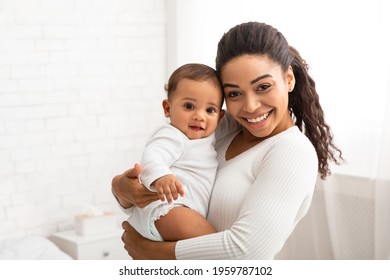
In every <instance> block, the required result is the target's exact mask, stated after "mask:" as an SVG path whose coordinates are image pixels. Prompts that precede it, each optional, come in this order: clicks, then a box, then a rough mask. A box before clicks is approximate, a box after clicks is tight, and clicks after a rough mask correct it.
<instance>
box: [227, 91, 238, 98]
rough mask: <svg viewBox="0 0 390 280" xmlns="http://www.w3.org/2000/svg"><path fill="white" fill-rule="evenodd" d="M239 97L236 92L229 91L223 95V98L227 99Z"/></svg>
mask: <svg viewBox="0 0 390 280" xmlns="http://www.w3.org/2000/svg"><path fill="white" fill-rule="evenodd" d="M239 95H240V93H239V92H237V91H231V92H227V93H226V94H225V96H226V97H227V98H234V97H237V96H239Z"/></svg>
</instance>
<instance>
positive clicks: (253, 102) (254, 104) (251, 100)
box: [243, 95, 261, 113]
mask: <svg viewBox="0 0 390 280" xmlns="http://www.w3.org/2000/svg"><path fill="white" fill-rule="evenodd" d="M260 106H261V102H260V100H258V99H257V98H255V97H254V96H252V95H249V96H246V98H245V103H244V106H243V109H244V111H246V112H248V113H252V112H254V111H256V110H257V109H258V108H259V107H260Z"/></svg>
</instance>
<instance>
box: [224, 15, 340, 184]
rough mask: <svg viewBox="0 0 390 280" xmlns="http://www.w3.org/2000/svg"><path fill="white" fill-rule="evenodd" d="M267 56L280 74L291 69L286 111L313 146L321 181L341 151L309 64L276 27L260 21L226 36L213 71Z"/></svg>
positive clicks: (236, 29)
mask: <svg viewBox="0 0 390 280" xmlns="http://www.w3.org/2000/svg"><path fill="white" fill-rule="evenodd" d="M246 54H249V55H259V56H267V57H268V58H269V59H271V60H272V61H274V62H276V63H277V64H279V65H280V66H281V68H282V70H283V71H287V69H288V67H289V66H291V67H292V68H293V72H294V75H295V86H294V89H293V91H292V92H291V93H290V94H289V104H288V109H289V111H290V114H291V116H292V118H293V119H294V121H295V125H296V126H297V127H298V128H299V129H300V131H302V132H303V133H304V134H305V135H306V136H307V137H308V138H309V140H310V141H311V143H312V144H313V146H314V148H315V150H316V153H317V157H318V172H319V174H320V176H321V179H326V177H327V176H328V175H330V174H331V171H330V168H329V162H330V161H332V162H334V163H336V164H340V163H341V162H342V160H343V157H342V152H341V150H340V149H339V148H337V147H336V145H335V144H334V142H333V134H332V132H331V129H330V126H329V125H328V124H327V123H326V122H325V118H324V112H323V110H322V108H321V104H320V102H319V96H318V94H317V91H316V87H315V82H314V80H313V79H312V78H311V77H310V75H309V73H308V69H309V67H308V65H307V64H306V62H305V61H304V60H303V59H302V57H301V56H300V54H299V53H298V51H297V50H296V49H295V48H293V47H291V46H290V45H289V44H288V42H287V40H286V38H285V37H284V36H283V34H282V33H280V32H279V31H278V30H277V29H276V28H274V27H272V26H270V25H267V24H265V23H259V22H247V23H243V24H239V25H237V26H235V27H233V28H232V29H230V30H229V31H228V32H227V33H225V34H224V35H223V36H222V38H221V40H220V41H219V43H218V50H217V57H216V70H217V73H218V75H219V76H220V75H221V70H222V68H223V67H224V66H225V65H226V63H228V62H229V61H231V60H232V59H233V58H236V57H239V56H241V55H246Z"/></svg>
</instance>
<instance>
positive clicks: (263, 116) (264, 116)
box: [247, 112, 270, 123]
mask: <svg viewBox="0 0 390 280" xmlns="http://www.w3.org/2000/svg"><path fill="white" fill-rule="evenodd" d="M269 114H270V112H268V113H266V114H264V115H262V116H260V117H257V118H255V119H247V120H248V122H250V123H258V122H261V121H264V120H265V119H266V118H267V117H268V116H269Z"/></svg>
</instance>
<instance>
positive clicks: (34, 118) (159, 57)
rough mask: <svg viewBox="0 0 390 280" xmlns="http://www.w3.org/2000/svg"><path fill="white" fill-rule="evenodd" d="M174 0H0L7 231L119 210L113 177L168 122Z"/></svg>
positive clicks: (61, 224) (3, 223)
mask: <svg viewBox="0 0 390 280" xmlns="http://www.w3.org/2000/svg"><path fill="white" fill-rule="evenodd" d="M165 59H166V57H165V2H164V1H160V0H131V1H128V0H110V1H108V0H0V238H5V237H8V236H15V235H24V234H40V235H49V234H51V233H53V232H55V231H58V230H64V229H69V228H72V227H73V217H74V215H75V214H79V213H80V212H82V210H83V208H84V206H85V205H87V204H93V205H96V206H97V207H99V208H100V209H102V210H111V211H114V212H118V208H117V205H116V202H115V201H114V198H113V196H112V194H111V179H112V177H113V176H114V175H115V174H118V173H119V172H122V171H124V170H125V169H127V168H129V167H130V166H132V164H133V163H134V162H136V161H138V159H139V156H140V153H141V150H142V147H143V146H144V142H145V140H146V136H147V135H148V134H149V133H150V130H151V129H152V128H153V125H152V124H153V123H155V122H158V121H160V120H162V110H161V105H160V102H161V101H160V100H161V99H162V98H163V97H164V91H163V85H164V83H165V79H166V68H165Z"/></svg>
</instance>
